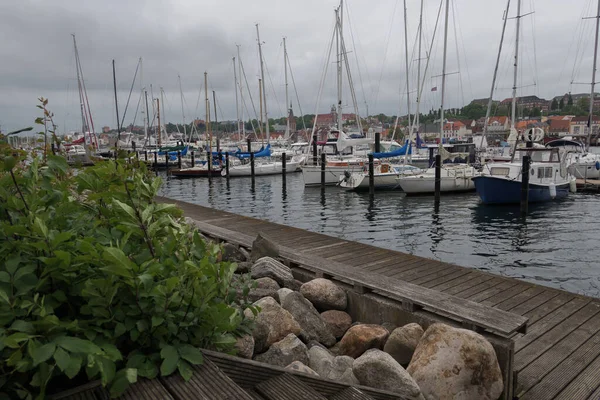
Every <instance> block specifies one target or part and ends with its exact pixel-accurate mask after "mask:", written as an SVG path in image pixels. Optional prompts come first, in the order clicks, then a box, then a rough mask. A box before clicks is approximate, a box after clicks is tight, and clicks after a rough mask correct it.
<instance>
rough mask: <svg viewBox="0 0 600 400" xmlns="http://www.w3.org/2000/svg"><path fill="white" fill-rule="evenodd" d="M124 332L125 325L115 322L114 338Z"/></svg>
mask: <svg viewBox="0 0 600 400" xmlns="http://www.w3.org/2000/svg"><path fill="white" fill-rule="evenodd" d="M125 332H127V328H126V327H125V324H123V323H121V322H117V323H116V324H115V338H118V337H119V336H121V335H123V334H124V333H125Z"/></svg>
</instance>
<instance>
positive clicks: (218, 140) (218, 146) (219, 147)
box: [217, 138, 221, 152]
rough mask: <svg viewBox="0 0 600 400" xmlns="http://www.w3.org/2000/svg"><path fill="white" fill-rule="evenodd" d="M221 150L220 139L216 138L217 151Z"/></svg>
mask: <svg viewBox="0 0 600 400" xmlns="http://www.w3.org/2000/svg"><path fill="white" fill-rule="evenodd" d="M219 151H221V139H219V138H217V152H219Z"/></svg>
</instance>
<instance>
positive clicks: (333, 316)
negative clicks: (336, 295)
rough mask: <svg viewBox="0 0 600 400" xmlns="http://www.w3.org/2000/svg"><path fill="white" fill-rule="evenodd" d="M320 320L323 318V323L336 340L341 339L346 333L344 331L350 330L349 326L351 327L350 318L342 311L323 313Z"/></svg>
mask: <svg viewBox="0 0 600 400" xmlns="http://www.w3.org/2000/svg"><path fill="white" fill-rule="evenodd" d="M321 318H323V321H325V323H326V324H327V326H328V327H329V330H330V331H331V333H332V334H333V336H335V338H336V339H339V338H341V337H343V336H344V333H346V331H347V330H348V329H350V325H352V317H351V316H350V315H349V314H348V313H346V312H344V311H339V310H329V311H325V312H322V313H321Z"/></svg>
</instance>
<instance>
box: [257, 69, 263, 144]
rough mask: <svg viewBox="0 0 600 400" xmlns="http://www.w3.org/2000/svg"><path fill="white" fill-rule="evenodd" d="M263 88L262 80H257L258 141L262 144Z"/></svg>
mask: <svg viewBox="0 0 600 400" xmlns="http://www.w3.org/2000/svg"><path fill="white" fill-rule="evenodd" d="M262 99H263V87H262V79H260V78H258V102H259V104H260V140H261V142H262V143H264V135H263V128H264V123H265V122H264V120H263V100H262Z"/></svg>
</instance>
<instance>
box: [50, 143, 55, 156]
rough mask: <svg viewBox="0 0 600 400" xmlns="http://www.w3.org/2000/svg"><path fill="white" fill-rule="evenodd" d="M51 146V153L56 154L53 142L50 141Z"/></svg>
mask: <svg viewBox="0 0 600 400" xmlns="http://www.w3.org/2000/svg"><path fill="white" fill-rule="evenodd" d="M51 147H52V154H53V155H56V147H55V146H54V143H52V145H51Z"/></svg>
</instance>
